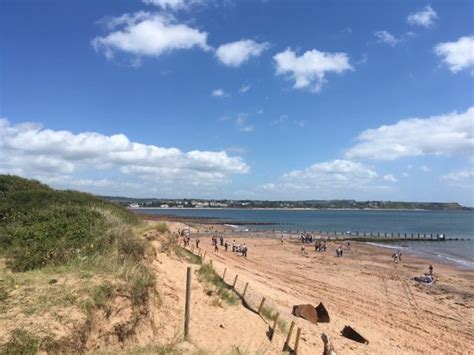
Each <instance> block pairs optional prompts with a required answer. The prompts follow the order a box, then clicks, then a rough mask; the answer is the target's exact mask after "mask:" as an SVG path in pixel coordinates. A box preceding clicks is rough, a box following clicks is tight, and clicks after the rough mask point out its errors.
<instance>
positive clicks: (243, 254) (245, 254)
mask: <svg viewBox="0 0 474 355" xmlns="http://www.w3.org/2000/svg"><path fill="white" fill-rule="evenodd" d="M241 250H242V256H244V257H247V244H245V243H244V244H243V245H242V248H241Z"/></svg>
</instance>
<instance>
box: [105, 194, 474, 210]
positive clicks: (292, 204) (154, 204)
mask: <svg viewBox="0 0 474 355" xmlns="http://www.w3.org/2000/svg"><path fill="white" fill-rule="evenodd" d="M102 198H104V199H106V200H108V201H113V202H116V203H118V204H120V205H122V206H125V207H129V208H249V209H260V208H269V209H272V208H273V209H276V208H278V209H360V210H364V209H370V210H432V211H434V210H473V209H472V208H470V207H464V206H461V205H460V204H459V203H456V202H452V203H443V202H398V201H356V200H304V201H267V200H204V199H159V198H129V197H115V196H102Z"/></svg>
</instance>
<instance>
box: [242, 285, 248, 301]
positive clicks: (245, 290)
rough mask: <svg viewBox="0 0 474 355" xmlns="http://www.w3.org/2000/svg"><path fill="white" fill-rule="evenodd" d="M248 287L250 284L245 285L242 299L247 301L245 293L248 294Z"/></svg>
mask: <svg viewBox="0 0 474 355" xmlns="http://www.w3.org/2000/svg"><path fill="white" fill-rule="evenodd" d="M247 287H249V283H248V282H247V283H246V284H245V288H244V292H243V293H242V298H243V299H244V300H245V293H246V292H247Z"/></svg>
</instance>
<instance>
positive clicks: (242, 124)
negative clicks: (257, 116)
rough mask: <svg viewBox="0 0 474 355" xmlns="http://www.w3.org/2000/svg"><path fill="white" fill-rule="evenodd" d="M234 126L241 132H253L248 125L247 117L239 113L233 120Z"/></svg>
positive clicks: (252, 128)
mask: <svg viewBox="0 0 474 355" xmlns="http://www.w3.org/2000/svg"><path fill="white" fill-rule="evenodd" d="M235 124H236V126H237V128H238V129H239V131H241V132H253V131H254V129H255V127H254V126H253V125H251V124H249V123H248V116H247V115H246V114H244V113H240V114H239V115H238V116H237V118H236V119H235Z"/></svg>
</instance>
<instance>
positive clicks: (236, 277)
mask: <svg viewBox="0 0 474 355" xmlns="http://www.w3.org/2000/svg"><path fill="white" fill-rule="evenodd" d="M238 278H239V275H235V279H234V284H233V285H232V288H233V289H234V290H235V285H236V284H237V279H238Z"/></svg>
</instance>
